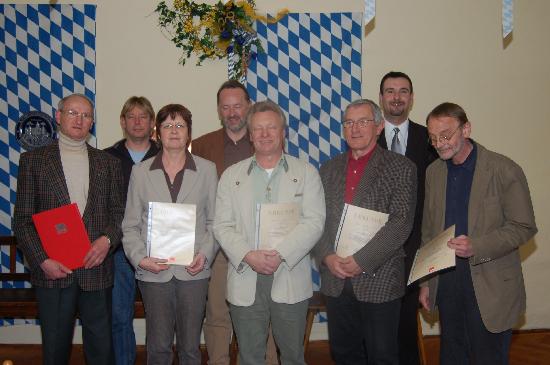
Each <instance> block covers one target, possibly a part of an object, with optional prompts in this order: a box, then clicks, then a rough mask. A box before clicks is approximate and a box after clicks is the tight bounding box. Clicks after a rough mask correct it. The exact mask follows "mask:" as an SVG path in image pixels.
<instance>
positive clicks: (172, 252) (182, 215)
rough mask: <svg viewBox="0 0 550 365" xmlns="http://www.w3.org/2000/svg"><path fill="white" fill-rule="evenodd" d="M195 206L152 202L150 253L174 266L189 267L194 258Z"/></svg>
mask: <svg viewBox="0 0 550 365" xmlns="http://www.w3.org/2000/svg"><path fill="white" fill-rule="evenodd" d="M196 210H197V207H196V206H195V205H194V204H177V203H159V202H149V216H148V220H147V225H148V227H147V228H148V231H147V253H148V255H149V257H155V258H158V259H166V260H168V262H167V264H171V265H189V264H190V263H191V262H192V261H193V257H194V255H195V224H196V220H197V213H196Z"/></svg>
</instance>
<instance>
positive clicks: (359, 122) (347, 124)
mask: <svg viewBox="0 0 550 365" xmlns="http://www.w3.org/2000/svg"><path fill="white" fill-rule="evenodd" d="M370 123H374V119H368V118H361V119H357V120H351V119H348V120H344V121H343V122H342V124H343V125H344V128H346V129H348V128H351V127H353V125H354V124H356V125H357V126H358V127H359V128H365V127H366V126H368V125H369V124H370Z"/></svg>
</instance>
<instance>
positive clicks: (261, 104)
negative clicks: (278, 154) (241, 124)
mask: <svg viewBox="0 0 550 365" xmlns="http://www.w3.org/2000/svg"><path fill="white" fill-rule="evenodd" d="M263 112H273V113H275V114H277V115H278V116H279V119H281V122H282V124H283V129H286V126H287V125H286V116H285V113H283V110H282V109H281V107H280V106H278V105H277V104H275V103H274V102H272V101H271V100H269V99H267V100H264V101H258V102H257V103H255V104H253V105H252V106H251V107H250V108H249V109H248V112H247V113H246V126H247V127H248V130H251V129H250V123H251V121H252V117H253V116H254V114H257V113H263Z"/></svg>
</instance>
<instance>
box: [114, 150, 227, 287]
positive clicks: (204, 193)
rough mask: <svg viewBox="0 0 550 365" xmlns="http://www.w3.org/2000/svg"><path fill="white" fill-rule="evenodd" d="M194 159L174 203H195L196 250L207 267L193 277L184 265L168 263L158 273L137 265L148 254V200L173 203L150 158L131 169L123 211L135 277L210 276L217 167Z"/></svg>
mask: <svg viewBox="0 0 550 365" xmlns="http://www.w3.org/2000/svg"><path fill="white" fill-rule="evenodd" d="M159 153H162V151H161V152H159ZM193 160H194V161H195V165H196V167H197V171H193V170H185V173H184V174H183V182H182V184H181V188H180V191H179V194H178V197H177V199H176V202H177V203H186V204H195V205H196V206H197V223H196V228H195V252H196V253H198V252H201V253H203V254H204V255H205V256H206V259H207V266H206V268H205V270H203V271H201V272H199V273H198V274H197V275H195V276H191V275H190V274H189V273H188V272H187V270H185V267H184V266H180V265H171V266H170V269H168V270H165V271H161V272H160V273H158V274H155V273H152V272H150V271H147V270H144V269H142V268H141V267H139V263H140V261H141V260H142V259H143V258H145V257H147V217H148V212H149V210H148V208H149V202H172V198H171V197H170V191H169V190H168V185H167V183H166V178H165V176H164V172H163V171H162V170H160V169H156V170H151V169H150V168H151V164H152V163H153V161H154V159H153V158H151V159H149V160H146V161H143V162H141V163H139V164H137V165H135V166H134V167H133V169H132V175H131V176H130V185H129V186H128V197H127V201H126V211H125V213H124V220H123V221H122V232H123V233H124V236H123V238H122V244H123V245H124V252H125V253H126V256H127V257H128V259H129V260H130V262H131V263H132V265H133V266H134V267H135V268H136V279H138V280H142V281H149V282H162V283H164V282H167V281H169V280H170V279H172V277H174V276H175V277H176V278H177V279H179V280H198V279H204V278H207V277H209V276H210V270H209V269H208V265H209V264H210V263H211V262H212V260H213V258H214V254H215V251H216V250H217V246H216V245H215V243H214V236H213V234H212V224H213V222H214V206H215V200H216V187H217V184H218V177H217V175H216V166H215V165H214V164H213V163H212V162H210V161H207V160H205V159H203V158H200V157H198V156H193Z"/></svg>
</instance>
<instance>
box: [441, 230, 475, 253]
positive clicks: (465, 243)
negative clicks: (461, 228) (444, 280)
mask: <svg viewBox="0 0 550 365" xmlns="http://www.w3.org/2000/svg"><path fill="white" fill-rule="evenodd" d="M447 246H449V248H452V249H453V250H455V254H456V255H457V256H458V257H463V258H465V259H467V258H468V257H472V256H473V255H474V249H473V247H472V241H470V237H468V236H465V235H460V236H458V237H455V238H451V239H450V240H449V242H447Z"/></svg>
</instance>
